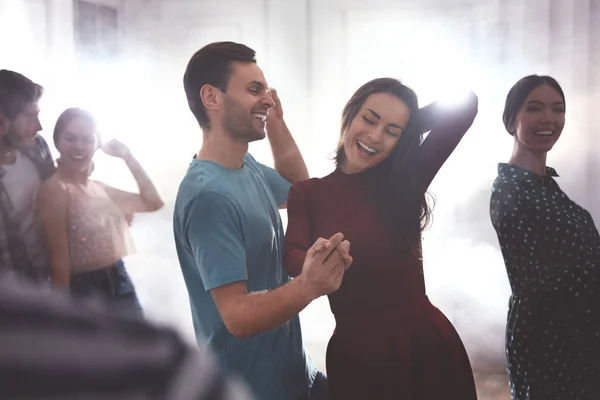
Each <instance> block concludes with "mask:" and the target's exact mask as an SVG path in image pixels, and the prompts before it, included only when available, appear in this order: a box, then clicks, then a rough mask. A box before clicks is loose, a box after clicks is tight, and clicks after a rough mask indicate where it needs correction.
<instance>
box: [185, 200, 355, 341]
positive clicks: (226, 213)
mask: <svg viewBox="0 0 600 400" xmlns="http://www.w3.org/2000/svg"><path fill="white" fill-rule="evenodd" d="M185 226H186V227H187V228H185V229H186V232H185V237H186V241H187V242H188V244H189V246H190V248H191V250H192V252H193V256H194V259H195V262H196V266H197V268H198V272H199V273H200V276H201V277H202V280H203V282H204V288H205V290H209V291H210V292H211V295H212V297H213V299H214V301H215V305H216V306H217V309H218V311H219V314H220V315H221V318H222V319H223V323H224V324H225V326H226V327H227V329H228V330H229V332H231V334H232V335H234V336H236V337H239V338H245V337H249V336H252V335H255V334H257V333H261V332H264V331H268V330H270V329H274V328H277V327H278V326H281V325H282V324H284V323H285V322H286V321H288V320H290V319H291V318H293V317H295V316H296V315H297V314H298V313H300V311H302V310H303V309H304V308H305V307H306V306H307V305H308V304H309V303H310V302H311V301H312V300H314V299H316V298H317V297H320V296H322V295H325V294H329V293H331V292H333V291H335V290H337V288H339V284H341V278H342V276H343V273H344V270H345V266H344V260H343V259H342V257H341V256H340V255H339V253H338V252H335V253H334V254H333V255H332V256H331V257H328V256H329V253H330V252H331V250H332V249H334V248H335V247H336V246H337V244H339V243H340V242H341V240H342V238H343V237H342V235H341V234H339V235H337V236H334V237H333V238H332V239H331V240H329V241H325V240H321V241H320V242H319V243H318V246H320V247H319V248H322V247H323V243H324V242H329V243H330V244H329V247H328V248H326V249H325V250H324V251H320V252H318V254H316V252H315V251H313V252H312V253H311V252H310V251H309V256H307V261H306V262H305V266H304V268H303V274H302V275H301V276H300V277H299V278H298V279H295V280H293V281H290V282H288V283H286V284H284V285H282V286H280V287H278V288H274V289H271V290H263V291H259V292H249V291H248V288H247V285H246V280H247V273H248V272H247V268H246V254H245V252H246V249H245V244H244V241H243V237H242V232H241V229H240V226H239V219H238V216H237V212H236V210H235V207H234V206H233V204H232V203H231V202H230V201H229V200H228V199H226V198H224V197H223V196H220V195H218V194H212V193H208V194H202V195H200V196H199V197H198V198H196V200H195V201H194V203H193V204H192V205H191V208H190V209H189V212H188V216H187V218H186V222H185ZM311 265H314V266H315V267H314V268H311Z"/></svg>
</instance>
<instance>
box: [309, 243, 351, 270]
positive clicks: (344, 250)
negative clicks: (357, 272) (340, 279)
mask: <svg viewBox="0 0 600 400" xmlns="http://www.w3.org/2000/svg"><path fill="white" fill-rule="evenodd" d="M330 247H331V241H329V240H326V239H323V238H319V240H317V241H316V242H315V243H314V244H313V246H312V247H311V249H312V251H313V253H314V254H315V255H316V254H317V253H320V252H321V251H323V250H325V249H328V248H330ZM334 251H337V252H338V253H339V255H340V256H341V257H342V259H343V260H344V265H345V266H346V269H348V267H350V264H352V256H350V242H349V241H347V240H342V241H341V242H340V244H338V245H337V246H335V248H334Z"/></svg>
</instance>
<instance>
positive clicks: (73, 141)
mask: <svg viewBox="0 0 600 400" xmlns="http://www.w3.org/2000/svg"><path fill="white" fill-rule="evenodd" d="M97 148H98V143H97V136H96V127H95V125H94V124H93V123H92V122H90V121H89V120H87V119H86V118H81V117H76V118H74V119H72V120H71V121H70V122H69V123H68V124H67V126H66V127H65V130H64V131H63V132H61V134H60V137H59V140H58V145H57V149H58V151H59V153H60V162H61V165H64V166H66V167H70V168H74V169H77V170H83V169H85V168H88V167H89V166H90V164H91V162H92V158H93V157H94V153H95V152H96V150H97Z"/></svg>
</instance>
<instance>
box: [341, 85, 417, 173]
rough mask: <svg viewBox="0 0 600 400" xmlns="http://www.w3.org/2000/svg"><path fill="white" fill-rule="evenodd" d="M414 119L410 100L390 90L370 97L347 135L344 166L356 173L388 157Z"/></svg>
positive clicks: (345, 170)
mask: <svg viewBox="0 0 600 400" xmlns="http://www.w3.org/2000/svg"><path fill="white" fill-rule="evenodd" d="M409 121H410V109H409V108H408V106H407V105H406V103H405V102H404V101H402V100H400V99H398V98H397V97H396V96H393V95H391V94H389V93H374V94H372V95H370V96H369V97H367V99H366V100H365V102H364V103H363V105H362V107H361V109H360V110H359V111H358V113H357V114H356V116H355V117H354V119H353V120H352V123H351V124H350V126H349V127H348V130H347V131H346V133H345V135H344V142H343V146H344V152H345V155H346V157H345V160H344V163H343V165H342V167H341V168H342V170H343V171H344V172H345V173H348V174H353V173H358V172H362V171H364V170H365V169H367V168H372V167H374V166H376V165H377V164H379V163H380V162H382V161H383V160H385V159H386V158H387V157H388V156H389V155H390V153H391V152H392V150H393V149H394V147H395V146H396V144H398V140H399V139H400V137H401V136H402V134H403V132H404V130H405V128H406V126H407V125H408V122H409Z"/></svg>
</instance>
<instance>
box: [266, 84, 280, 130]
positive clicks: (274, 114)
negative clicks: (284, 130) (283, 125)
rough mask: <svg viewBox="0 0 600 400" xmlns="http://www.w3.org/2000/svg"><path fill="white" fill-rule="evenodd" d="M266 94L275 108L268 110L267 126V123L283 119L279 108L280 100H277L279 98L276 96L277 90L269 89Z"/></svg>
mask: <svg viewBox="0 0 600 400" xmlns="http://www.w3.org/2000/svg"><path fill="white" fill-rule="evenodd" d="M267 93H269V96H271V98H272V99H273V102H274V103H275V106H273V108H271V109H270V110H269V115H268V117H267V125H268V124H269V121H276V120H281V119H283V108H282V107H281V100H279V96H278V95H277V89H274V88H270V89H269V90H268V91H267Z"/></svg>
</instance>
